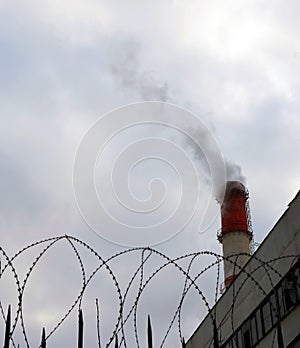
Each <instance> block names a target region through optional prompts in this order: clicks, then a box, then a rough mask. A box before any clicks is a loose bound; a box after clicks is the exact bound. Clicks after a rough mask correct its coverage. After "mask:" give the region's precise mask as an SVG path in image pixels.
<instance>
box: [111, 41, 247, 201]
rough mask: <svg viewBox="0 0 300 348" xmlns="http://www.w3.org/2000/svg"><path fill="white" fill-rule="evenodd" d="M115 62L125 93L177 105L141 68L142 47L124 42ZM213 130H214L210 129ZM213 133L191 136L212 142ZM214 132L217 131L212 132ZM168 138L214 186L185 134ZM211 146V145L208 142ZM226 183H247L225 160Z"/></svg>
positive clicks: (163, 86) (116, 76)
mask: <svg viewBox="0 0 300 348" xmlns="http://www.w3.org/2000/svg"><path fill="white" fill-rule="evenodd" d="M114 53H115V54H114V57H115V60H114V62H113V63H112V64H111V67H110V71H111V73H112V76H113V78H114V80H115V82H116V84H118V85H119V86H121V88H122V89H123V90H125V91H126V92H131V93H133V94H134V95H135V97H138V98H139V99H141V100H143V101H149V100H153V101H162V102H169V103H174V104H177V103H178V101H176V100H174V98H173V97H172V95H171V90H170V87H169V83H168V82H165V81H163V82H162V81H160V80H159V79H158V78H156V76H155V74H154V73H153V72H151V71H145V70H144V69H143V67H142V62H141V61H142V57H141V45H140V44H139V43H138V42H137V41H135V40H133V39H128V40H125V41H123V42H121V43H119V45H117V46H116V47H115V49H114ZM183 104H184V105H189V106H190V108H191V109H192V106H191V105H193V103H192V101H186V102H184V103H183ZM210 128H211V127H210ZM211 132H212V131H211V130H209V129H207V130H206V131H203V130H199V129H193V128H192V127H190V129H189V135H190V136H191V137H192V138H194V139H202V142H203V140H204V141H205V139H206V138H207V139H209V137H211ZM213 132H215V129H214V130H213ZM164 134H165V136H166V137H168V138H171V139H173V140H174V141H175V142H177V143H179V144H180V145H181V146H182V147H183V148H184V149H185V150H186V151H187V152H188V153H189V155H190V156H191V157H192V159H193V161H194V164H195V166H196V167H197V169H198V171H199V178H200V180H201V182H202V183H204V184H206V185H210V184H211V173H210V168H209V163H208V161H207V158H206V157H205V155H204V153H203V152H202V151H201V149H199V147H197V146H195V144H193V142H192V141H191V140H190V139H188V137H186V136H185V135H183V134H180V133H179V132H176V131H174V130H172V129H170V130H167V131H165V132H164ZM207 143H208V142H207ZM208 150H209V152H210V158H214V155H215V154H214V153H213V149H209V148H208ZM224 163H225V168H226V178H227V180H232V181H240V182H242V183H243V184H245V183H246V177H245V176H244V175H243V174H242V168H241V167H240V166H239V165H238V164H236V163H234V162H233V161H232V160H228V159H227V158H224ZM224 184H225V183H223V182H222V183H221V182H220V183H219V185H218V186H219V187H218V189H217V190H216V192H215V195H216V197H217V198H219V197H221V196H222V194H221V192H219V190H221V191H222V190H223V188H224Z"/></svg>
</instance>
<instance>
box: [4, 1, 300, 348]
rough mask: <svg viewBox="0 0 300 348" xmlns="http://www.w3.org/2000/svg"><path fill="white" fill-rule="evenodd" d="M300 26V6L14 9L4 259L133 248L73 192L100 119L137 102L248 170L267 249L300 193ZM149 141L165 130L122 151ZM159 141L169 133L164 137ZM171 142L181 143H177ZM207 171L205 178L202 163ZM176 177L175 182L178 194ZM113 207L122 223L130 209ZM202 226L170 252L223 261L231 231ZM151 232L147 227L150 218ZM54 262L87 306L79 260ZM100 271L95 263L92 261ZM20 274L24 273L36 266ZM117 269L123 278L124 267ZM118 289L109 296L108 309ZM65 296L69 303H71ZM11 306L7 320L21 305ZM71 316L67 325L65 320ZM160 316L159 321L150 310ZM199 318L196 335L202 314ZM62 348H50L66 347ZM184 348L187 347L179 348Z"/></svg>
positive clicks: (191, 227)
mask: <svg viewBox="0 0 300 348" xmlns="http://www.w3.org/2000/svg"><path fill="white" fill-rule="evenodd" d="M299 14H300V4H299V2H298V1H296V0H294V1H292V0H287V1H285V2H282V1H277V0H275V1H272V2H269V1H256V0H251V1H243V2H241V1H237V0H232V1H231V0H230V1H226V3H225V2H224V1H216V0H213V1H210V2H205V1H201V0H195V1H193V0H190V1H183V0H182V1H180V0H177V1H175V0H174V1H171V0H169V1H167V0H163V1H156V0H155V1H137V0H136V1H133V0H132V1H111V0H110V1H101V0H85V1H80V0H73V1H66V0H59V1H58V0H57V1H56V0H51V1H50V0H49V1H48V0H45V1H42V2H41V1H34V0H27V1H21V0H2V1H1V4H0V89H1V94H0V108H1V109H0V110H1V112H0V119H1V127H0V170H1V181H0V211H1V213H0V233H1V245H2V246H3V248H4V249H5V250H6V251H7V252H8V253H9V254H10V255H12V254H13V253H14V252H16V251H17V250H18V249H20V248H22V247H23V246H25V245H26V244H29V243H31V242H33V241H36V240H38V239H41V238H47V237H51V236H56V235H64V234H70V235H74V236H77V237H80V238H82V239H83V240H85V241H86V242H87V243H90V244H91V245H92V246H93V247H94V248H95V249H96V250H97V251H98V252H99V253H100V254H101V255H103V257H104V258H107V257H109V256H110V255H112V254H114V253H115V252H118V251H120V250H123V249H124V248H123V247H121V246H119V245H116V244H112V243H110V242H108V241H106V240H104V239H102V238H101V237H99V236H97V235H96V234H95V233H93V232H92V231H91V230H90V228H89V227H88V226H87V224H86V223H85V221H84V219H83V218H82V217H81V215H80V213H79V210H78V208H77V204H76V200H75V197H74V193H73V187H72V168H73V161H74V157H75V153H76V150H77V148H78V146H79V144H80V141H81V139H82V138H83V136H84V135H85V134H86V132H87V131H88V129H89V127H91V125H92V124H94V123H95V122H96V121H97V120H98V119H99V117H100V116H102V115H103V114H105V113H108V112H110V111H111V110H113V109H115V108H118V107H121V106H123V105H126V104H129V103H134V102H141V101H149V100H150V101H166V102H170V103H173V104H176V105H178V106H180V107H184V108H187V109H188V110H190V111H191V112H192V113H193V114H195V115H196V116H197V117H198V118H199V120H201V122H204V123H205V124H206V125H207V127H208V130H209V132H210V133H211V134H213V136H214V137H215V139H216V140H217V142H218V144H219V146H220V149H221V151H222V153H223V155H224V157H225V158H226V160H227V161H228V162H230V163H234V164H235V168H236V169H237V171H238V172H239V170H240V172H239V173H238V174H239V176H240V177H242V176H243V177H244V178H245V183H246V186H247V187H248V189H249V191H250V207H251V212H252V220H253V226H254V234H255V240H256V241H257V242H261V241H262V240H263V239H264V238H265V236H266V235H267V234H268V232H269V231H270V229H271V228H272V226H273V225H274V224H275V222H276V221H277V219H278V218H279V217H280V216H281V214H282V213H283V212H284V211H285V209H286V208H287V204H288V203H289V202H290V201H291V200H292V199H293V197H294V196H295V195H296V193H297V192H298V190H299V188H300V180H299V171H300V161H299V149H300V136H299V134H300V115H299V110H300V98H299V97H300V80H299V76H300V26H299ZM139 132H140V133H139ZM147 132H148V133H149V134H150V135H153V133H154V132H156V131H155V130H154V129H151V127H150V128H148V129H147V130H145V129H140V130H138V131H135V132H134V136H133V133H132V134H131V135H132V139H131V138H130V137H131V135H130V133H128V134H127V135H126V134H125V136H124V137H123V138H121V139H119V140H118V141H119V143H118V144H119V145H118V146H119V147H120V146H124V141H125V140H126V139H127V140H129V141H136V139H138V137H139V134H140V136H141V137H145V136H146V135H147ZM157 134H161V135H163V136H165V134H166V133H164V130H162V129H161V130H159V132H157ZM157 134H156V135H157ZM168 135H169V136H170V137H171V139H172V140H173V141H175V142H176V139H177V138H176V136H175V137H173V135H172V134H171V135H170V134H168ZM174 139H175V140H174ZM177 140H178V139H177ZM183 143H185V142H184V141H183V140H182V139H181V140H180V139H179V144H178V145H179V146H180V147H182V148H186V149H187V151H189V153H190V154H192V155H193V149H192V148H191V145H190V144H188V145H187V144H185V145H184V146H183V145H182V144H183ZM120 144H121V145H120ZM115 146H117V145H115ZM114 148H115V147H113V146H112V147H111V149H110V151H111V154H114V153H115V152H114V150H113V149H114ZM108 153H109V152H108ZM106 157H109V156H108V155H107V154H106ZM194 159H195V162H196V167H197V168H198V169H199V173H200V174H199V176H200V177H201V175H203V173H201V163H200V165H199V161H197V158H194ZM113 160H114V158H111V161H113ZM97 168H98V169H97V170H98V175H99V178H101V175H104V176H105V175H107V172H104V170H105V169H107V165H105V166H104V165H103V167H102V168H103V171H102V172H101V163H100V164H99V166H98V167H97ZM239 168H240V169H239ZM160 169H161V167H160V165H159V164H154V165H153V166H151V168H150V167H147V165H146V164H144V167H143V166H142V167H141V168H140V169H139V170H138V169H137V172H136V173H135V175H136V177H137V178H140V179H141V178H144V177H146V179H145V178H144V179H145V181H146V183H145V182H144V184H145V185H147V182H148V181H149V180H150V179H151V171H153V172H154V173H153V177H159V176H160V174H159V171H160ZM162 170H163V169H162ZM163 171H164V170H163ZM149 173H150V174H149ZM173 174H174V173H173ZM173 174H172V173H171V174H169V176H168V179H167V180H169V182H170V183H171V185H173V184H174V185H176V179H175V178H173ZM126 175H127V173H126ZM173 179H174V180H173ZM142 183H143V182H140V181H139V180H138V179H137V180H136V184H137V185H138V186H137V187H138V188H135V189H134V180H133V191H134V192H136V195H137V196H138V195H139V192H140V191H141V192H142V194H141V197H140V198H141V199H143V198H144V199H145V197H144V196H143V190H145V188H143V185H141V184H142ZM145 192H146V193H147V191H146V190H145ZM171 192H172V190H171ZM146 193H145V194H146ZM146 198H147V195H146ZM202 203H203V202H202ZM111 208H112V209H113V210H114V209H115V210H116V212H115V214H116V215H117V214H118V212H117V211H118V206H115V207H114V206H112V207H111ZM217 208H218V207H217V203H216V209H217ZM197 218H199V216H198V217H197V214H196V215H195V216H194V218H193V219H192V220H191V221H190V224H188V225H187V226H186V228H185V229H184V230H183V231H182V232H181V233H179V234H178V235H177V236H175V237H174V238H172V239H171V240H169V241H167V242H165V243H163V244H160V245H158V246H157V248H158V249H159V250H161V251H163V252H164V253H166V254H168V255H171V256H174V257H175V256H178V255H180V254H183V253H187V252H190V251H196V250H202V249H209V250H214V251H216V252H221V248H220V245H219V244H218V242H217V240H216V231H217V229H218V228H219V227H220V223H219V220H218V219H217V220H216V221H215V223H214V224H213V225H212V226H211V228H210V230H209V231H208V233H205V234H204V235H203V234H199V233H198V230H197V229H198V224H199V221H197ZM138 223H141V224H142V223H143V222H142V221H141V219H140V217H139V220H138ZM104 228H105V227H104ZM33 255H35V254H33ZM51 257H52V259H51ZM25 259H26V260H29V259H30V255H29V256H28V255H27V256H26V258H25ZM33 259H34V257H33V258H31V259H30V260H32V261H33ZM122 260H123V261H122V267H124V265H126V262H127V263H128V268H129V269H130V267H131V266H132V264H133V263H134V261H132V259H130V258H128V259H126V258H124V257H123V259H122ZM47 262H48V263H47ZM47 262H46V264H47V267H46V269H47V270H49V274H50V275H52V276H53V277H54V278H53V279H57V282H56V285H57V286H58V288H59V289H66V290H65V291H66V293H67V292H68V291H71V292H72V291H73V290H74V289H75V288H76V290H74V297H76V294H77V293H78V292H77V290H78V289H79V288H78V286H80V273H79V275H78V273H76V272H75V271H74V276H73V273H72V272H70V273H69V276H68V277H64V275H63V274H61V273H60V272H59V269H60V267H61V264H62V263H63V264H64V265H65V266H64V267H66V269H69V268H68V266H67V265H69V267H70V269H72V267H76V270H77V268H78V266H77V264H76V259H73V260H69V258H68V257H66V254H65V251H64V249H63V248H57V250H56V251H53V255H52V256H51V254H50V256H49V261H47ZM51 262H53V264H52V263H51ZM86 262H87V264H88V265H91V262H90V263H89V261H88V259H87V261H86ZM74 264H75V266H72V265H74ZM19 266H20V267H21V270H22V263H20V265H19ZM41 267H42V266H41ZM116 267H117V269H118V267H119V269H118V270H119V271H120V270H121V271H122V267H120V265H119V266H118V265H116ZM50 270H51V271H50ZM118 270H116V272H118ZM68 272H69V271H68ZM37 273H38V272H37ZM128 274H130V272H129V271H128ZM55 277H56V278H55ZM170 277H171V276H170ZM174 277H175V276H174ZM174 277H173V278H172V277H171V278H170V279H171V281H170V283H172V281H174V279H176V278H174ZM50 278H51V277H50ZM78 279H79V281H78ZM211 279H213V278H211ZM77 281H78V282H77ZM2 283H3V282H2ZM40 283H41V278H39V276H38V274H37V275H36V278H33V279H32V283H31V284H33V285H31V286H32V289H35V290H32V291H33V293H37V294H39V295H38V299H39V300H40V301H41V302H40V303H39V304H41V303H43V300H42V298H43V296H42V294H45V296H48V295H49V292H47V291H46V289H45V288H47V286H48V285H47V286H43V285H40ZM54 283H55V282H54ZM175 283H176V282H175ZM37 284H38V285H37ZM1 286H2V288H1V289H2V290H1V289H0V291H3V293H2V292H0V294H1V297H2V294H3V296H4V294H8V293H9V291H10V290H9V289H10V286H12V284H11V283H10V282H9V280H8V283H4V284H3V285H1ZM37 286H38V288H39V289H41V290H37V288H36V287H37ZM103 286H104V285H103ZM99 288H100V285H97V289H99ZM154 288H155V290H153V294H152V295H153V298H151V296H149V297H148V301H149V302H148V308H149V307H151V306H152V304H153V303H157V302H156V301H157V297H155V296H158V294H160V295H161V296H162V295H165V296H166V298H168V297H169V295H168V294H166V291H165V287H161V288H160V285H159V283H158V284H156V285H155V286H154ZM163 288H164V290H163ZM174 288H176V287H175V286H174ZM68 289H69V290H68ZM212 289H214V283H213V284H212ZM171 290H172V286H170V288H169V291H170V292H171ZM51 291H53V289H52V290H51ZM94 291H95V290H91V302H92V303H93V301H94V298H95V296H94ZM99 291H100V290H99ZM110 291H111V290H110V288H109V286H104V289H103V291H102V292H103V297H105V296H107V302H109V301H110V298H109V296H108V294H109V292H110ZM174 291H175V290H174ZM52 293H53V294H54V293H55V291H53V292H52ZM56 295H57V297H59V293H58V294H56ZM97 296H101V295H99V294H98V295H97ZM33 297H34V296H32V295H30V291H29V289H28V299H27V301H28V303H29V304H32V305H33V303H34V301H33ZM158 297H159V296H158ZM174 297H176V296H175V295H174ZM174 297H173V295H172V296H170V298H171V299H173V298H174ZM65 299H66V297H65V294H63V295H61V299H60V301H61V302H59V301H57V300H56V297H53V300H52V301H54V302H51V301H49V304H48V305H45V307H44V308H45V312H47V310H48V312H49V311H50V312H51V308H53V304H54V303H64V300H65ZM35 300H36V298H35ZM1 301H2V302H3V305H4V308H6V306H7V303H8V302H9V301H13V299H11V300H10V299H8V297H7V298H6V299H4V300H3V299H2V298H1ZM111 301H112V302H113V300H111ZM163 301H164V300H163ZM165 301H166V300H165ZM166 303H168V305H167V308H171V307H172V306H171V304H172V301H169V302H166ZM146 304H147V303H146ZM29 307H30V305H28V308H29ZM40 307H41V306H40ZM40 307H39V306H38V305H36V307H34V310H32V312H34V313H35V314H33V313H31V314H30V310H28V317H29V319H28V320H29V324H28V326H29V327H30V328H31V329H32V334H31V339H32V342H34V343H35V344H36V342H37V341H38V340H39V337H35V335H36V333H38V335H39V333H40V327H41V326H42V325H46V327H47V325H48V326H49V331H50V327H53V326H54V324H55V322H56V321H55V318H54V319H53V316H51V315H48V317H47V315H46V314H43V315H42V314H41V313H42V312H43V311H42V309H41V308H40ZM58 307H59V306H58ZM191 307H193V306H191ZM58 312H59V313H63V311H59V308H58ZM147 312H150V310H148V309H145V313H147ZM36 313H37V314H36ZM201 313H202V312H201ZM203 313H204V312H203ZM38 315H40V317H39V319H38V320H37V319H36V318H37V317H38ZM185 315H186V319H185V322H186V323H188V324H189V325H186V326H185V328H184V329H185V335H186V336H187V337H188V336H189V335H190V334H191V333H192V332H193V330H194V329H195V326H196V325H197V323H198V322H199V321H200V319H201V316H200V315H199V313H198V314H197V313H193V314H190V313H185ZM191 317H193V319H190V318H191ZM47 320H48V322H47ZM70 320H71V321H72V320H73V321H74V322H75V321H76V319H74V318H73V319H70ZM164 320H166V321H167V319H165V318H162V319H161V322H164ZM45 321H46V323H45V324H43V323H44V322H45ZM68 325H71V324H68ZM92 325H93V324H92ZM143 325H144V323H142V326H141V327H143ZM165 325H166V328H167V324H166V323H165ZM1 326H2V325H1ZM67 327H68V326H67ZM1 330H2V328H1ZM66 331H67V330H65V331H62V333H61V334H59V333H57V335H58V336H59V335H61V336H60V338H57V346H59V342H62V341H63V340H66V336H65V335H66ZM1 332H2V331H1ZM55 342H56V341H55V340H54V341H53V343H52V344H51V345H50V346H51V347H55V346H56V345H55ZM72 342H73V341H72ZM172 345H173V346H175V340H173V341H172V340H171V341H170V343H169V345H168V344H167V345H166V346H167V347H168V346H172Z"/></svg>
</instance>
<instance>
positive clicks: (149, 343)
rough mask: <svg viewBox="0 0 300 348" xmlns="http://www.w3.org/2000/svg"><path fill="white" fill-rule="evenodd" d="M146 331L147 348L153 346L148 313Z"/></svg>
mask: <svg viewBox="0 0 300 348" xmlns="http://www.w3.org/2000/svg"><path fill="white" fill-rule="evenodd" d="M147 332H148V348H153V345H152V327H151V319H150V315H148V328H147Z"/></svg>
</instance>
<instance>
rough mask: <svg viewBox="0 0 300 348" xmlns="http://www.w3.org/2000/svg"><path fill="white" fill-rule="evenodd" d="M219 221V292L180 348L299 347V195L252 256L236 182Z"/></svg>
mask: <svg viewBox="0 0 300 348" xmlns="http://www.w3.org/2000/svg"><path fill="white" fill-rule="evenodd" d="M221 218H222V219H221V220H222V228H221V231H220V232H219V233H218V240H219V241H220V242H221V243H222V247H223V255H224V258H225V260H224V276H225V279H224V293H223V295H222V296H221V297H220V299H219V300H218V302H217V303H216V304H215V306H214V307H213V308H212V310H211V312H210V313H208V315H207V316H206V317H205V318H204V320H203V321H202V323H201V324H200V325H199V327H198V328H197V329H196V331H195V332H194V334H193V335H192V336H191V338H190V339H189V340H188V342H187V343H186V344H185V347H187V348H208V347H213V348H216V347H220V348H251V347H258V348H262V347H263V348H271V347H274V348H277V347H279V348H283V347H284V348H299V347H300V276H299V275H300V258H299V255H300V191H299V192H298V194H297V195H296V197H295V198H294V199H293V200H292V201H291V203H290V204H289V205H288V208H287V210H286V211H285V213H284V214H283V215H282V216H281V218H280V219H279V220H278V221H277V223H276V224H275V226H274V227H273V229H272V230H271V231H270V233H269V234H268V235H267V237H266V238H265V240H264V241H263V242H262V243H261V245H260V246H259V248H258V249H257V250H256V251H255V253H253V254H252V255H251V252H250V250H251V243H252V239H253V232H252V229H251V224H250V218H249V209H248V192H247V189H246V188H245V187H244V185H242V184H241V183H239V182H228V183H227V186H226V190H225V195H224V200H223V202H222V205H221ZM249 254H250V255H249Z"/></svg>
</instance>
